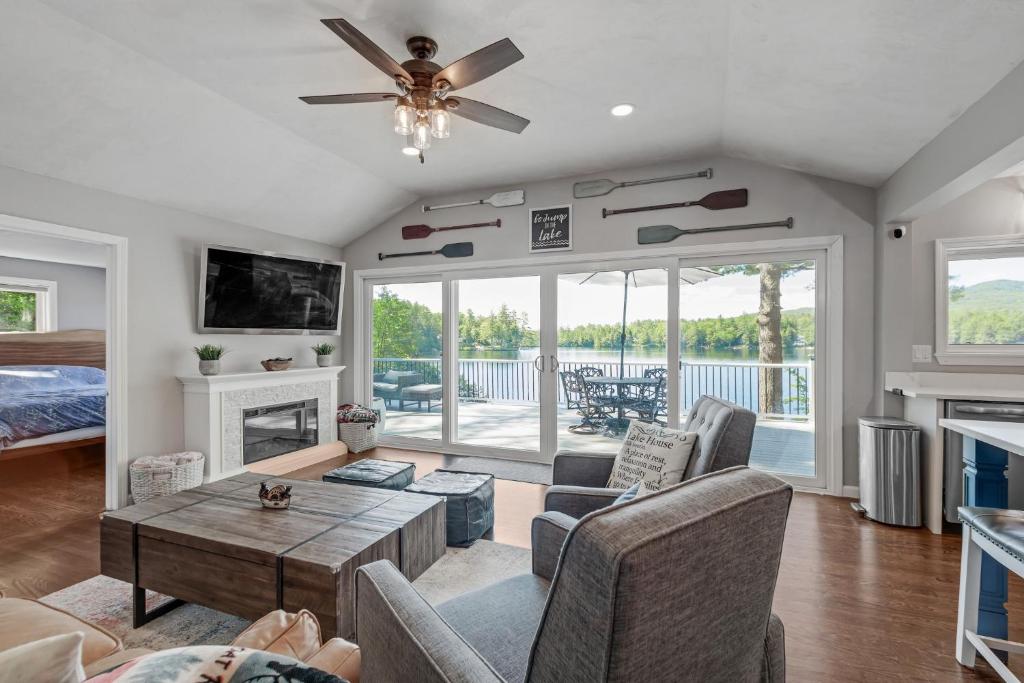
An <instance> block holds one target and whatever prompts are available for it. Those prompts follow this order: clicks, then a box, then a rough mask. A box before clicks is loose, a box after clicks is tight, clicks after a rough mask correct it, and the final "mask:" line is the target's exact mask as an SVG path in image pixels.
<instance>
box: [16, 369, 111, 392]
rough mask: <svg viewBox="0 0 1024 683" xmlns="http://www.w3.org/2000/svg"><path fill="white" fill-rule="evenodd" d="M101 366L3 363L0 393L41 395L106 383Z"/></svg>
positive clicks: (105, 376)
mask: <svg viewBox="0 0 1024 683" xmlns="http://www.w3.org/2000/svg"><path fill="white" fill-rule="evenodd" d="M106 382H107V375H106V373H105V372H104V371H103V370H100V369H99V368H89V367H85V366H80V365H2V366H0V394H7V395H11V394H38V393H47V392H58V391H68V390H71V389H80V388H83V387H94V386H96V385H102V384H106Z"/></svg>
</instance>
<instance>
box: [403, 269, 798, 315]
mask: <svg viewBox="0 0 1024 683" xmlns="http://www.w3.org/2000/svg"><path fill="white" fill-rule="evenodd" d="M608 279H610V280H614V281H616V284H615V285H599V284H582V285H581V284H576V283H575V282H569V281H566V280H561V279H560V280H559V282H558V326H559V327H576V326H577V325H584V324H587V323H599V324H602V323H618V322H621V321H622V289H623V288H622V286H621V285H619V284H618V283H617V278H616V277H614V276H613V277H611V278H608ZM813 287H814V271H803V272H799V273H796V274H794V275H791V276H790V277H787V278H785V279H784V280H783V281H782V307H783V310H785V309H790V308H804V307H813V306H814V289H813ZM387 288H388V289H389V290H391V291H392V292H394V293H395V294H397V295H398V296H400V297H402V298H403V299H409V300H411V301H415V302H417V303H421V304H424V305H426V306H428V307H429V308H430V309H431V310H434V311H440V310H441V284H440V283H438V282H433V283H417V284H394V285H387ZM759 288H760V285H759V280H758V277H757V276H756V275H755V276H746V275H741V274H735V275H725V276H721V277H716V278H712V279H710V280H707V281H705V282H701V283H698V284H695V285H683V288H682V289H681V291H680V297H679V300H680V309H681V313H682V317H683V319H684V320H694V319H697V318H714V317H718V316H722V317H731V316H735V315H740V314H743V313H755V312H757V306H758V303H759V297H758V295H759ZM502 303H505V304H507V305H508V307H509V308H511V309H514V310H516V311H519V312H525V313H526V314H527V315H528V316H529V322H530V325H531V326H533V327H536V325H537V322H538V321H539V319H540V278H539V277H535V276H534V277H512V278H494V279H485V280H468V281H463V282H462V284H461V286H460V287H459V307H460V310H461V311H463V312H465V311H466V310H468V309H472V310H473V312H474V313H477V314H483V315H486V314H487V313H490V312H492V311H496V310H498V308H500V307H501V304H502ZM667 306H668V288H667V286H666V285H654V286H648V287H631V288H630V290H629V307H628V313H627V316H626V317H627V318H628V319H629V320H630V321H633V320H645V319H656V320H664V319H665V317H666V316H665V310H666V308H667Z"/></svg>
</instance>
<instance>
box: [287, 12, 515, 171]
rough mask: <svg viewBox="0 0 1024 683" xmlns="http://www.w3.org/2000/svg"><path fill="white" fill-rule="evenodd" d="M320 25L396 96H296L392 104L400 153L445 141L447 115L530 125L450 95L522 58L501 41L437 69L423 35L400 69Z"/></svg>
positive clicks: (352, 34) (338, 26) (348, 30)
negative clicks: (389, 83)
mask: <svg viewBox="0 0 1024 683" xmlns="http://www.w3.org/2000/svg"><path fill="white" fill-rule="evenodd" d="M320 21H321V23H322V24H323V25H324V26H326V27H327V28H329V29H331V30H332V31H334V33H335V34H337V35H338V37H339V38H341V39H342V40H344V41H345V42H346V43H348V44H349V46H350V47H351V48H352V49H353V50H355V51H356V52H358V53H359V54H361V55H362V56H363V57H364V58H366V60H367V61H368V62H370V63H371V64H373V65H374V66H375V67H377V68H378V69H380V70H381V71H383V72H384V73H386V74H387V75H388V76H389V77H390V78H392V79H394V81H395V85H396V86H397V88H398V92H397V93H387V92H373V93H353V94H348V95H313V96H309V97H300V98H299V99H300V100H302V101H303V102H305V103H306V104H356V103H361V102H387V101H391V100H395V113H394V116H395V132H396V133H398V134H399V135H402V136H404V137H406V140H407V143H408V144H407V145H406V147H405V148H404V149H403V150H402V151H404V152H406V153H407V154H411V155H413V154H414V155H417V156H419V159H420V163H423V152H424V150H426V149H429V148H430V140H431V138H438V139H444V138H447V137H448V136H449V135H450V134H451V114H455V115H456V116H461V117H462V118H464V119H469V120H470V121H475V122H477V123H482V124H484V125H485V126H491V127H493V128H501V129H502V130H507V131H511V132H513V133H522V132H523V129H524V128H526V126H527V125H529V123H530V121H529V120H528V119H524V118H523V117H522V116H516V115H515V114H512V113H510V112H507V111H505V110H503V109H498V108H497V107H492V106H491V105H489V104H484V103H483V102H478V101H477V100H471V99H469V98H468V97H462V96H461V95H457V96H452V95H451V93H452V92H454V91H456V90H461V89H462V88H465V87H467V86H470V85H473V84H474V83H477V82H479V81H482V80H483V79H485V78H487V77H488V76H493V75H494V74H496V73H498V72H499V71H501V70H502V69H504V68H506V67H508V66H511V65H512V64H515V63H516V62H518V61H519V60H520V59H522V58H523V53H522V52H520V51H519V48H517V47H516V46H515V44H514V43H513V42H512V41H511V40H509V39H508V38H503V39H502V40H499V41H498V42H496V43H492V44H491V45H488V46H487V47H484V48H481V49H479V50H477V51H476V52H473V53H472V54H469V55H466V56H465V57H463V58H462V59H459V60H457V61H455V62H452V63H451V64H449V65H448V66H446V67H444V68H441V67H440V66H438V65H437V64H435V63H434V62H432V61H430V60H431V59H432V58H433V57H434V55H435V54H436V53H437V43H436V42H435V41H434V40H432V39H431V38H427V37H425V36H414V37H412V38H410V39H409V40H407V41H405V46H406V47H407V48H408V49H409V52H410V53H411V54H412V56H413V59H409V60H407V61H405V62H402V63H401V64H399V63H398V62H396V61H395V60H394V59H392V57H391V55H389V54H388V53H386V52H384V50H382V49H381V48H380V46H378V45H377V44H376V43H374V42H373V41H372V40H370V39H369V38H367V37H366V36H365V35H363V34H362V32H360V31H359V29H357V28H356V27H355V26H353V25H352V24H350V23H349V22H347V21H345V20H344V19H321V20H320Z"/></svg>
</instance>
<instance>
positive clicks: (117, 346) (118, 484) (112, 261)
mask: <svg viewBox="0 0 1024 683" xmlns="http://www.w3.org/2000/svg"><path fill="white" fill-rule="evenodd" d="M0 229H3V230H8V231H11V232H21V233H28V234H35V235H46V236H48V237H57V238H64V239H71V240H76V241H78V242H87V243H89V244H97V245H100V246H103V247H105V248H106V251H107V264H106V278H105V279H106V288H107V291H106V318H107V320H106V340H105V341H106V343H105V346H106V361H105V364H106V374H107V405H106V410H107V418H106V431H107V435H106V454H105V460H106V467H105V476H104V487H105V491H104V498H105V506H106V508H107V509H108V510H116V509H118V508H120V507H123V506H124V505H127V503H128V459H129V454H128V415H127V411H128V400H127V393H128V351H127V349H128V238H126V237H122V236H121V235H112V234H109V233H105V232H98V231H95V230H86V229H84V228H75V227H71V226H68V225H60V224H58V223H48V222H46V221H37V220H32V219H30V218H21V217H20V216H10V215H6V214H0Z"/></svg>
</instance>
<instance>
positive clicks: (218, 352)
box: [192, 344, 228, 375]
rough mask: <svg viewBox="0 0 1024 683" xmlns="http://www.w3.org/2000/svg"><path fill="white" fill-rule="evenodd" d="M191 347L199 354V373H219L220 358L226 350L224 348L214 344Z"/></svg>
mask: <svg viewBox="0 0 1024 683" xmlns="http://www.w3.org/2000/svg"><path fill="white" fill-rule="evenodd" d="M192 349H193V350H194V351H195V352H196V355H197V356H199V374H200V375H217V374H220V359H221V357H222V356H223V355H224V354H225V353H227V352H228V350H227V349H226V348H224V347H223V346H217V345H216V344H203V345H202V346H193V347H192Z"/></svg>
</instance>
